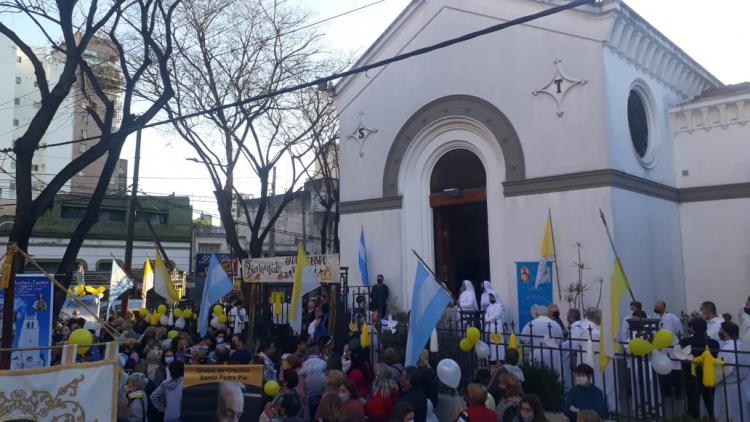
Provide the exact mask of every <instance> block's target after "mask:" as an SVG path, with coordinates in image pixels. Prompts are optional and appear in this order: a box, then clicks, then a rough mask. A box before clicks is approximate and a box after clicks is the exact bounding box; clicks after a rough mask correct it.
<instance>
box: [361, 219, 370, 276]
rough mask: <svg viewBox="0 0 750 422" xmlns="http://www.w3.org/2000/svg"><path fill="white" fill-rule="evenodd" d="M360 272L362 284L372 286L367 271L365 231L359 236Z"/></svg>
mask: <svg viewBox="0 0 750 422" xmlns="http://www.w3.org/2000/svg"><path fill="white" fill-rule="evenodd" d="M359 272H360V274H362V284H363V285H365V286H369V285H370V273H369V272H368V271H367V248H366V247H365V229H364V227H363V228H362V232H361V234H360V235H359Z"/></svg>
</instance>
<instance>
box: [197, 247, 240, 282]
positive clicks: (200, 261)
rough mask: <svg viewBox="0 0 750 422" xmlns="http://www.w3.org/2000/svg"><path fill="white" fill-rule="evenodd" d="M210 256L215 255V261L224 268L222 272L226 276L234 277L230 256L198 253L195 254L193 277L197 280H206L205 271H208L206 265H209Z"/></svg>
mask: <svg viewBox="0 0 750 422" xmlns="http://www.w3.org/2000/svg"><path fill="white" fill-rule="evenodd" d="M211 255H216V259H218V260H219V263H220V264H221V266H222V267H224V271H225V272H226V273H227V275H228V276H230V277H231V276H233V275H235V268H234V258H233V257H232V254H228V253H215V254H210V253H198V254H195V276H196V277H197V278H206V271H208V265H209V264H210V263H211Z"/></svg>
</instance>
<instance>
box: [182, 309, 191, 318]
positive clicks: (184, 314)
mask: <svg viewBox="0 0 750 422" xmlns="http://www.w3.org/2000/svg"><path fill="white" fill-rule="evenodd" d="M191 316H193V311H191V310H190V309H185V310H184V311H182V317H183V318H190V317H191Z"/></svg>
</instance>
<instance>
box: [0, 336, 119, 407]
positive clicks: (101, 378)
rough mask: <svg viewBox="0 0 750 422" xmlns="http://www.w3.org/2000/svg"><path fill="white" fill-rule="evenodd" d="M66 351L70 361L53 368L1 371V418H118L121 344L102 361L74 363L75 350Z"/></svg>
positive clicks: (110, 348)
mask: <svg viewBox="0 0 750 422" xmlns="http://www.w3.org/2000/svg"><path fill="white" fill-rule="evenodd" d="M69 348H70V349H74V348H75V346H69ZM64 355H67V357H69V358H70V359H67V362H68V363H63V364H62V365H58V366H53V367H51V368H35V369H19V370H11V371H0V420H3V421H9V420H18V421H23V420H32V421H54V420H60V421H63V420H64V421H87V422H88V421H99V422H103V421H112V422H115V421H116V420H117V415H116V413H117V412H116V409H117V386H118V372H119V367H118V364H117V360H116V356H117V344H116V343H110V344H109V345H108V346H107V353H106V356H107V358H106V359H105V360H102V361H98V362H88V363H72V362H70V361H71V360H72V359H73V357H74V356H75V352H74V351H73V350H70V351H65V352H64ZM63 361H64V362H66V360H63Z"/></svg>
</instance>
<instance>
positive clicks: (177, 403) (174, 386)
mask: <svg viewBox="0 0 750 422" xmlns="http://www.w3.org/2000/svg"><path fill="white" fill-rule="evenodd" d="M168 373H169V376H168V379H167V380H166V381H164V382H162V383H161V384H160V385H159V387H157V388H156V390H154V392H153V393H151V397H149V399H151V402H153V404H154V407H155V408H156V410H158V411H159V412H162V413H164V422H179V421H180V407H181V406H182V385H183V376H184V374H185V364H184V363H182V362H181V361H179V360H175V361H173V362H172V363H171V364H170V365H169V371H168Z"/></svg>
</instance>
